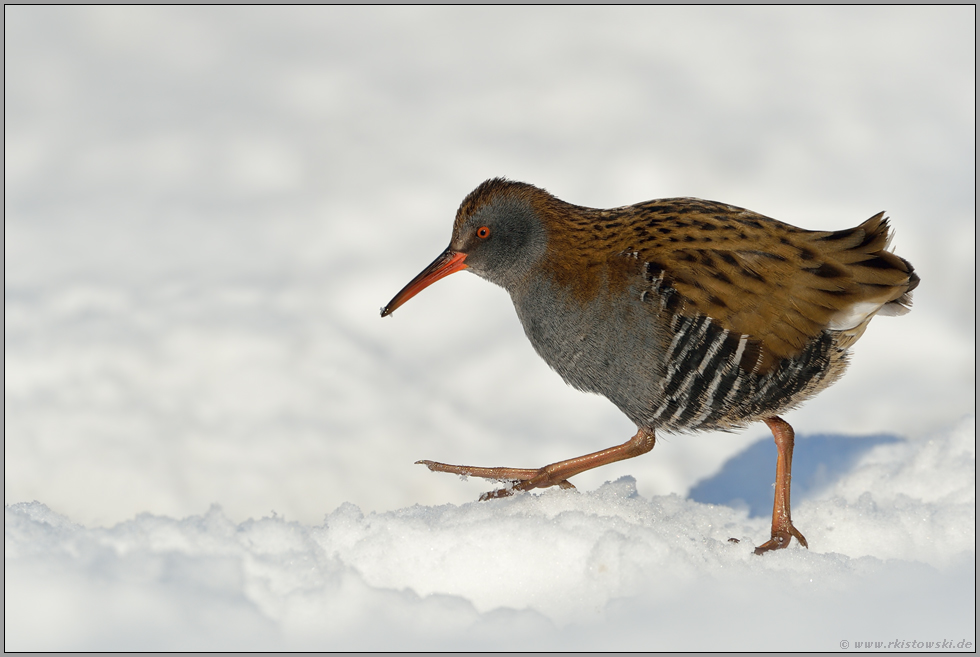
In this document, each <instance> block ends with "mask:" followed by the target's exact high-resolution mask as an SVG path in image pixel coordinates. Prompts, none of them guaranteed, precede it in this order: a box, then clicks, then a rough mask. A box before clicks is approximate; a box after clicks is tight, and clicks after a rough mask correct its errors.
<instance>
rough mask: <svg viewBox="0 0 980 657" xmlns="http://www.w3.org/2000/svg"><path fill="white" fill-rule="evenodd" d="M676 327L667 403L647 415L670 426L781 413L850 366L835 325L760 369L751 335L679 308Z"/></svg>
mask: <svg viewBox="0 0 980 657" xmlns="http://www.w3.org/2000/svg"><path fill="white" fill-rule="evenodd" d="M671 329H672V332H673V339H672V340H671V343H670V346H669V347H668V350H667V353H666V354H665V358H664V362H666V363H667V364H668V365H667V370H666V376H665V377H664V379H663V382H662V397H661V403H660V406H659V407H658V408H656V409H654V411H653V413H652V414H651V416H650V417H649V420H648V421H649V423H650V424H651V426H655V427H657V428H659V429H662V430H665V431H690V430H694V429H732V428H736V427H740V426H743V425H745V424H747V423H749V422H751V421H753V420H755V419H760V418H765V417H769V416H772V415H777V414H778V413H781V412H783V411H785V410H787V409H789V408H791V407H793V406H795V405H796V404H798V403H800V402H802V401H804V400H805V399H806V398H808V397H809V396H810V395H811V394H813V392H815V390H816V388H817V386H818V384H820V383H821V382H822V381H823V380H824V379H825V378H826V377H827V376H832V377H833V378H836V377H837V376H839V374H840V373H841V372H842V371H843V366H844V365H845V358H846V354H845V352H844V350H842V349H838V348H837V347H836V342H837V340H836V335H835V333H836V332H834V331H825V332H824V333H823V334H822V335H821V336H820V337H819V338H818V339H816V340H813V341H812V342H811V343H810V344H808V345H807V346H806V348H805V349H804V350H803V352H802V353H800V354H799V355H798V356H796V357H793V358H787V359H785V360H783V361H782V362H780V363H779V365H778V366H777V367H776V368H774V369H773V370H772V371H770V372H767V373H765V374H759V373H758V371H757V368H758V364H759V361H760V359H761V352H760V349H759V345H758V344H757V343H756V342H755V341H753V340H751V339H749V337H748V336H745V335H741V334H737V333H733V332H731V331H728V330H725V329H723V328H721V327H719V326H718V325H717V324H715V323H714V322H713V321H712V320H711V318H710V317H706V316H704V315H698V316H696V317H684V316H680V315H675V316H674V317H673V318H672V321H671ZM828 383H829V382H828Z"/></svg>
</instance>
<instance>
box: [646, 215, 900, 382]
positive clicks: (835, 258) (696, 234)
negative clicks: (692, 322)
mask: <svg viewBox="0 0 980 657" xmlns="http://www.w3.org/2000/svg"><path fill="white" fill-rule="evenodd" d="M634 207H635V212H634V216H633V217H632V218H631V222H630V223H631V224H632V225H634V226H636V225H645V227H646V228H647V231H646V238H647V239H638V240H634V241H635V242H636V243H635V244H634V245H633V249H634V250H635V251H636V252H637V257H638V259H639V260H640V261H642V262H645V263H646V265H645V274H646V276H647V277H648V279H649V280H651V281H657V283H658V285H659V288H660V289H661V290H663V291H666V294H667V295H671V294H672V293H671V292H670V290H673V291H674V292H676V297H675V298H672V299H669V301H670V303H671V305H672V306H673V307H674V309H675V310H676V312H678V313H679V314H681V315H685V316H692V315H697V314H705V315H708V316H710V317H712V318H714V320H715V321H716V322H717V323H718V324H719V325H720V326H721V327H723V328H725V329H728V330H730V331H734V332H737V333H741V334H743V335H747V336H749V338H750V339H752V341H753V342H754V343H756V344H757V345H758V348H759V350H760V355H759V359H758V361H757V365H756V368H755V369H756V371H758V372H760V373H763V372H766V371H768V370H770V369H771V368H772V367H773V366H774V365H775V364H776V363H778V362H779V361H780V360H782V359H784V358H788V357H792V356H796V355H798V354H800V353H801V352H802V351H803V349H804V348H805V347H806V345H807V344H808V343H809V342H810V341H812V340H813V339H815V338H817V337H819V336H820V334H821V333H822V332H823V331H824V330H826V329H835V330H841V331H844V332H845V333H847V332H850V333H851V334H852V338H851V340H850V341H853V340H856V339H857V337H859V336H860V334H861V332H863V330H864V328H865V326H866V325H867V322H868V321H869V320H870V318H871V317H872V316H873V315H874V314H875V313H876V312H878V310H880V308H881V307H882V306H883V305H884V304H892V306H896V305H897V306H899V307H905V308H907V306H908V305H909V304H910V303H911V299H910V297H909V295H908V293H909V292H910V291H911V290H912V289H913V288H914V287H915V285H916V284H917V283H918V276H916V275H915V274H914V273H912V266H911V265H910V264H909V263H908V262H907V261H905V260H903V259H902V258H899V257H898V256H895V255H894V254H892V253H889V252H887V251H885V250H884V249H885V248H886V247H887V244H888V240H889V234H888V222H887V220H886V219H885V218H884V213H880V214H878V215H875V216H874V217H872V218H871V219H869V220H868V221H866V222H864V223H863V224H861V225H860V226H858V227H857V228H852V229H848V230H841V231H836V232H815V231H806V230H803V229H800V228H796V227H794V226H790V225H788V224H784V223H781V222H778V221H775V220H773V219H769V218H767V217H764V216H762V215H759V214H756V213H754V212H750V211H747V210H743V209H741V208H736V207H733V206H728V205H724V204H720V203H713V202H709V201H700V200H697V199H668V200H665V201H653V202H651V203H649V204H644V205H641V206H634ZM644 221H645V224H644V223H643V222H644ZM752 360H753V361H754V360H755V359H752ZM743 362H746V361H743Z"/></svg>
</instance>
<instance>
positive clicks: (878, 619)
mask: <svg viewBox="0 0 980 657" xmlns="http://www.w3.org/2000/svg"><path fill="white" fill-rule="evenodd" d="M975 431H976V425H975V419H974V418H972V417H970V418H967V419H965V420H963V421H962V422H961V423H960V424H959V425H958V426H956V427H955V428H954V429H953V430H951V431H949V432H946V433H944V434H942V435H937V436H933V437H932V438H928V439H922V440H917V441H906V442H901V443H891V444H883V445H879V446H877V447H875V448H874V449H872V450H871V451H870V452H868V453H867V454H866V455H865V456H864V457H863V458H862V459H861V460H860V461H859V462H858V463H857V464H856V465H855V467H854V468H853V469H852V470H851V471H850V472H849V473H847V474H846V475H845V476H843V477H842V478H840V479H839V480H838V481H836V482H835V483H834V484H833V485H832V486H831V487H829V488H828V489H827V490H826V491H825V492H824V493H823V495H821V496H820V497H819V498H817V499H810V500H807V501H804V502H802V503H801V504H799V505H798V506H797V508H795V509H794V511H795V513H794V519H795V520H796V523H797V525H798V526H799V527H800V528H801V529H802V531H803V532H804V533H805V534H806V536H807V538H808V539H809V541H810V544H811V546H812V549H810V550H806V549H803V548H802V547H800V546H799V545H797V544H794V545H793V546H791V547H790V548H789V549H787V550H784V551H781V552H777V553H770V554H767V555H765V556H764V557H757V556H755V555H753V554H752V549H753V546H754V545H755V544H756V543H759V542H761V541H762V540H764V539H765V538H767V535H768V520H767V519H765V518H750V517H749V516H748V512H747V510H745V509H742V510H735V509H732V508H730V507H726V506H720V505H711V504H701V503H697V502H694V501H692V500H686V499H683V498H680V497H678V496H675V495H671V496H665V497H654V498H652V499H646V498H644V497H642V496H641V495H639V494H637V491H636V486H635V482H634V480H633V479H632V477H623V478H621V479H619V480H617V481H615V482H611V483H607V484H606V485H604V486H602V487H601V488H599V489H598V490H596V491H593V492H586V493H583V492H578V491H563V490H548V491H545V492H543V493H541V494H522V495H518V496H515V497H512V498H508V499H501V500H495V501H493V502H491V503H478V502H473V503H469V504H463V505H460V506H455V505H445V506H436V507H423V506H414V507H409V508H404V509H400V510H397V511H391V512H386V513H371V514H368V515H364V514H363V513H362V512H361V511H360V510H359V509H358V508H357V507H356V506H354V505H351V504H344V505H342V506H340V507H339V508H338V509H336V510H335V511H333V512H332V513H330V514H328V515H327V516H326V518H325V520H324V522H323V524H321V525H318V526H309V525H304V524H301V523H298V522H292V521H289V520H287V519H285V518H283V517H279V516H275V515H274V516H273V517H266V518H261V519H258V520H248V521H246V522H242V523H240V524H236V523H234V522H232V521H230V520H229V519H228V518H227V517H226V516H225V515H224V513H223V512H222V510H221V509H220V508H219V507H217V506H213V507H212V508H211V509H210V510H209V511H208V512H207V513H205V514H204V515H201V516H192V517H188V518H184V519H174V518H167V517H159V516H153V515H149V514H142V515H139V516H137V517H136V518H134V519H132V520H129V521H127V522H123V523H120V524H118V525H116V526H114V527H109V528H87V527H83V526H80V525H78V524H75V523H73V522H71V520H69V519H68V518H65V517H63V516H61V515H59V514H57V513H55V512H53V511H52V510H50V509H49V508H47V507H46V506H45V505H44V504H41V503H39V502H32V503H20V504H13V505H9V506H7V507H6V509H5V521H4V526H5V567H6V582H5V602H6V604H5V627H6V630H5V639H6V649H8V650H59V649H60V650H67V649H71V650H137V649H138V650H148V649H155V650H191V649H225V650H232V649H253V650H255V649H319V650H339V649H361V650H365V649H429V650H435V649H447V650H448V649H471V650H488V649H533V648H537V649H548V650H558V649H567V650H576V649H579V650H582V649H605V650H610V649H634V650H640V649H643V650H668V649H672V650H684V649H687V650H695V649H697V650H801V649H807V650H831V649H836V648H837V646H838V645H839V644H840V642H842V641H844V640H848V641H852V642H853V641H855V640H858V641H870V640H877V641H885V642H887V641H895V640H927V639H928V640H951V641H954V643H955V642H959V641H970V642H971V646H972V645H975V643H973V642H974V641H975V627H976V625H975V617H974V613H973V609H974V606H973V601H974V599H975V587H974V582H975V522H976V520H975V500H976V494H975V464H976V447H975ZM732 538H735V539H738V541H739V542H733V541H731V540H730V539H732ZM964 645H965V644H964Z"/></svg>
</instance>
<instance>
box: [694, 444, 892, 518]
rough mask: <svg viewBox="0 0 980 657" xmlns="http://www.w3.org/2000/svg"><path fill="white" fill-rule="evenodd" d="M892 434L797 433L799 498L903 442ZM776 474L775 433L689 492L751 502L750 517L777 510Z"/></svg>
mask: <svg viewBox="0 0 980 657" xmlns="http://www.w3.org/2000/svg"><path fill="white" fill-rule="evenodd" d="M901 440H902V439H901V438H899V437H898V436H893V435H889V434H880V435H875V436H844V435H817V436H800V435H797V436H796V444H795V447H794V449H793V502H797V501H800V500H804V499H806V498H807V497H809V496H810V495H814V494H816V493H819V492H820V491H821V490H823V489H825V488H827V487H828V486H830V485H831V484H833V483H834V482H835V481H837V480H838V479H840V478H841V477H843V476H844V475H846V474H847V473H848V472H850V471H851V469H852V468H853V467H854V466H855V465H856V464H857V461H858V459H860V458H861V456H863V455H864V454H865V453H867V452H868V451H870V450H871V449H872V448H873V447H876V446H877V445H886V444H890V443H897V442H901ZM775 478H776V444H775V442H773V439H772V436H767V437H766V438H764V439H762V440H759V441H758V442H756V443H753V444H752V445H750V446H749V448H748V449H746V450H745V451H744V452H741V453H739V454H736V455H735V456H733V457H732V458H730V459H728V461H727V462H726V463H725V465H724V466H723V467H722V469H721V472H719V473H718V474H716V475H715V476H713V477H710V478H708V479H704V480H703V481H700V482H698V483H697V484H696V485H695V486H694V488H692V489H691V492H690V493H689V494H688V497H689V498H690V499H692V500H694V501H695V502H702V503H706V504H724V505H726V506H734V507H741V506H744V505H745V504H747V505H748V507H749V516H751V517H768V516H770V515H771V514H772V495H773V482H774V481H775Z"/></svg>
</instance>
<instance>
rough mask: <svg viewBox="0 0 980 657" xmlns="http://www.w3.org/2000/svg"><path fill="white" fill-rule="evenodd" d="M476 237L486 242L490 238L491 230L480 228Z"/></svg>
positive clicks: (484, 227)
mask: <svg viewBox="0 0 980 657" xmlns="http://www.w3.org/2000/svg"><path fill="white" fill-rule="evenodd" d="M476 236H477V237H479V238H480V239H481V240H485V239H487V238H488V237H490V229H489V228H487V227H486V226H480V227H479V228H477V229H476Z"/></svg>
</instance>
